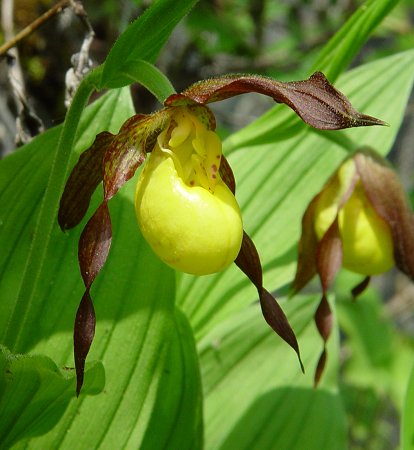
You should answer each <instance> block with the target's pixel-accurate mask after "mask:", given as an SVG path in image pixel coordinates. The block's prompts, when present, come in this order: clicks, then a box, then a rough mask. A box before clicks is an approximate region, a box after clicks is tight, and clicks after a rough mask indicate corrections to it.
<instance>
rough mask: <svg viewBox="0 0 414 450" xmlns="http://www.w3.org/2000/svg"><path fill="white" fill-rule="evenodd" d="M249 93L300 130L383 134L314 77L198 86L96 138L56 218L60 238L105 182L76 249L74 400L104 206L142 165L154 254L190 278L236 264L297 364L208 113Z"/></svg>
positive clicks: (89, 329) (99, 263)
mask: <svg viewBox="0 0 414 450" xmlns="http://www.w3.org/2000/svg"><path fill="white" fill-rule="evenodd" d="M248 92H256V93H260V94H264V95H268V96H270V97H271V98H273V99H274V100H275V101H276V102H278V103H284V104H286V105H288V106H289V107H290V108H292V109H293V111H295V113H296V114H297V115H298V116H299V117H300V118H301V119H302V120H303V121H304V122H306V123H307V124H308V125H310V126H312V127H314V128H317V129H320V130H338V129H342V128H350V127H361V126H370V125H383V122H382V121H380V120H378V119H376V118H374V117H371V116H367V115H365V114H361V113H360V112H358V111H356V110H355V109H354V108H353V107H352V105H351V103H350V102H349V100H348V99H347V98H346V97H345V96H344V95H343V94H342V93H341V92H339V91H337V90H336V89H335V88H334V86H332V85H331V84H330V83H329V81H328V80H327V79H326V77H325V76H324V75H323V74H322V73H320V72H315V73H314V74H313V75H312V76H311V77H310V78H309V79H307V80H303V81H292V82H280V81H277V80H273V79H271V78H267V77H262V76H259V75H237V74H233V75H224V76H219V77H216V78H212V79H209V80H203V81H200V82H198V83H195V84H193V85H192V86H190V87H189V88H187V89H185V90H184V91H183V92H181V93H174V94H172V95H170V96H169V97H168V98H167V99H166V100H165V101H164V108H163V109H161V110H160V111H157V112H154V113H153V114H150V115H144V114H136V115H135V116H133V117H131V118H129V119H128V120H127V121H126V122H125V123H124V124H123V125H122V127H121V129H120V130H119V132H118V133H117V134H116V135H113V134H111V133H109V132H106V131H104V132H102V133H100V134H98V135H97V136H96V139H95V141H94V143H93V144H92V146H91V147H90V148H88V149H87V150H85V151H84V152H83V153H82V154H81V156H80V158H79V161H78V163H77V164H76V166H75V167H74V169H73V171H72V173H71V175H70V177H69V179H68V181H67V183H66V186H65V190H64V193H63V195H62V198H61V203H60V209H59V215H58V220H59V225H60V226H61V228H62V229H63V230H68V229H70V228H73V227H74V226H76V225H77V224H78V223H79V222H80V221H81V220H82V218H83V217H84V215H85V214H86V212H87V210H88V206H89V202H90V199H91V196H92V194H93V192H94V191H95V189H96V188H97V186H98V185H99V184H100V183H101V182H102V185H103V191H104V196H103V200H102V203H101V204H100V206H99V207H98V208H97V209H96V211H95V213H94V214H93V215H92V217H91V218H90V220H89V221H88V223H87V224H86V226H85V228H84V230H83V232H82V234H81V237H80V239H79V249H78V258H79V266H80V271H81V275H82V278H83V282H84V284H85V293H84V295H83V297H82V300H81V302H80V304H79V308H78V311H77V314H76V319H75V327H74V353H75V366H76V377H77V388H76V390H77V393H78V394H79V392H80V389H81V387H82V383H83V372H84V365H85V359H86V356H87V354H88V352H89V348H90V346H91V343H92V340H93V336H94V330H95V313H94V308H93V302H92V299H91V297H90V292H89V291H90V287H91V285H92V283H93V282H94V280H95V278H96V276H97V274H98V273H99V271H100V270H101V268H102V267H103V265H104V264H105V261H106V259H107V257H108V254H109V249H110V246H111V240H112V225H111V219H110V214H109V208H108V202H109V201H110V200H111V199H112V197H113V196H114V195H115V194H116V193H117V192H118V190H119V189H120V188H121V187H122V186H123V184H124V183H125V182H127V181H128V180H129V179H131V178H132V177H133V175H134V173H135V171H136V169H137V168H138V167H139V166H140V165H141V164H142V163H143V162H144V161H145V160H146V159H147V164H146V166H145V167H144V170H143V172H142V174H141V177H140V179H139V182H138V186H137V189H136V196H135V208H136V213H137V218H138V222H139V225H140V227H141V230H142V233H143V235H144V237H145V239H146V240H147V241H148V243H149V244H150V246H151V247H152V248H153V250H154V251H155V253H156V254H157V255H158V256H159V257H160V258H161V259H162V260H163V261H164V262H166V263H167V264H169V265H170V266H171V267H173V268H175V269H178V270H181V271H184V272H189V273H192V274H196V275H203V274H208V273H213V272H218V271H220V270H223V269H225V268H226V267H227V266H228V265H229V264H231V263H232V262H233V261H234V262H235V263H236V265H237V266H238V267H239V268H240V269H241V270H242V271H243V272H244V273H245V274H246V275H247V276H248V278H249V279H250V280H251V281H252V283H253V284H254V286H255V287H256V289H257V292H258V296H259V301H260V306H261V308H262V312H263V316H264V318H265V320H266V321H267V323H268V324H269V325H270V326H271V327H272V329H273V330H274V331H275V332H276V333H277V334H278V335H279V336H281V337H282V338H283V339H284V340H285V341H286V342H287V343H288V344H289V345H290V346H291V347H292V348H293V349H294V350H295V352H296V353H297V355H298V357H299V361H300V355H299V346H298V343H297V340H296V336H295V334H294V332H293V330H292V329H291V327H290V325H289V322H288V320H287V318H286V316H285V315H284V312H283V310H282V309H281V307H280V306H279V305H278V303H277V302H276V300H275V298H274V297H273V296H272V294H270V293H269V292H268V291H267V290H266V289H265V288H264V287H263V274H262V267H261V263H260V258H259V255H258V253H257V250H256V248H255V246H254V244H253V242H252V241H251V239H250V238H249V236H248V235H247V234H246V233H245V232H244V231H243V226H242V220H241V216H240V210H239V206H238V204H237V202H236V199H235V197H234V192H235V181H234V176H233V172H232V170H231V168H230V166H229V164H228V162H227V160H226V159H225V158H224V157H223V156H222V154H221V142H220V140H219V138H218V136H217V135H216V133H215V132H214V130H215V125H216V124H215V119H214V116H213V114H212V112H211V111H210V109H209V108H208V107H207V106H206V105H207V104H209V103H212V102H216V101H219V100H225V99H227V98H230V97H234V96H236V95H240V94H243V93H248ZM148 154H150V156H149V157H148V158H147V155H148ZM252 169H253V168H252Z"/></svg>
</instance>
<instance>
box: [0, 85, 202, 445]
mask: <svg viewBox="0 0 414 450" xmlns="http://www.w3.org/2000/svg"><path fill="white" fill-rule="evenodd" d="M132 114H133V108H132V103H131V99H130V95H129V90H128V89H122V90H114V91H111V92H109V93H108V94H106V95H105V96H104V97H102V98H101V99H100V100H99V101H98V102H97V103H94V104H93V105H92V106H91V107H89V108H87V109H86V111H85V114H84V116H83V119H82V121H81V123H80V127H79V131H80V136H79V139H78V141H77V144H76V148H77V153H79V151H82V150H84V149H85V148H87V147H88V146H89V145H90V144H91V143H92V141H93V139H94V136H95V135H96V134H97V133H98V132H100V131H102V130H104V129H109V130H110V131H111V132H116V131H118V129H119V127H120V125H121V123H122V122H124V121H125V120H126V119H127V118H128V117H129V116H130V115H132ZM59 131H60V129H52V130H50V131H48V132H46V133H44V134H42V135H40V136H39V137H38V138H36V139H34V140H33V141H32V142H31V143H30V144H28V145H27V146H25V147H24V148H22V149H20V150H19V151H17V152H16V153H15V154H13V155H11V156H10V157H8V158H6V159H5V160H3V161H1V162H0V180H1V181H0V185H1V186H0V188H1V195H0V203H1V211H5V212H6V213H5V215H2V231H3V233H2V234H1V235H0V245H1V248H2V252H1V254H0V274H1V276H0V293H1V294H0V295H1V297H2V298H1V302H0V324H1V330H0V332H1V339H0V341H1V342H4V340H5V335H6V330H5V328H6V327H7V324H9V323H10V317H11V316H12V315H13V314H15V318H16V319H15V322H14V324H15V326H14V327H13V328H12V329H9V332H8V333H7V336H8V340H9V342H10V343H11V344H13V343H14V342H15V339H16V338H17V336H19V351H21V352H27V351H30V352H35V353H38V354H42V355H47V356H48V357H50V358H52V359H53V360H54V361H55V363H56V364H57V365H58V366H68V367H73V356H72V354H73V353H72V352H73V336H72V333H73V321H74V317H75V312H76V308H77V305H78V302H79V300H80V298H81V296H82V293H83V286H82V280H81V277H80V274H79V268H78V263H77V255H76V253H77V242H78V239H79V234H80V231H81V228H82V224H84V223H85V222H83V223H81V225H80V226H79V227H77V228H75V229H74V230H70V231H69V232H67V233H62V231H61V230H60V229H59V227H58V225H57V221H54V223H53V226H52V229H53V231H52V234H51V237H50V246H49V247H48V248H47V249H46V256H45V262H46V263H45V264H46V265H45V268H46V270H45V271H44V272H43V276H42V277H41V278H40V280H39V283H38V285H37V289H36V291H35V292H34V293H33V295H32V301H31V302H30V303H28V304H26V305H25V310H24V311H23V314H21V313H20V311H19V310H16V297H17V292H18V288H19V285H20V283H21V280H22V268H23V267H24V266H25V264H26V258H27V254H28V252H29V249H30V245H31V240H32V231H33V229H34V226H35V222H36V216H37V215H38V211H39V201H40V199H41V198H42V195H43V193H44V190H45V184H46V182H47V174H48V173H49V171H50V166H51V161H52V159H53V156H54V155H53V153H54V150H55V149H56V146H57V141H58V139H59ZM76 156H77V155H73V159H76ZM135 181H136V178H135ZM134 184H135V183H134V182H133V181H132V180H131V181H130V182H129V183H127V184H126V185H125V186H124V187H123V188H122V189H121V191H120V192H119V194H117V196H116V197H115V198H114V199H113V200H111V201H110V203H109V207H110V211H111V217H112V223H113V230H114V238H113V245H112V249H111V252H110V254H109V258H108V263H107V265H106V267H105V268H104V269H103V271H102V272H101V273H100V275H99V277H98V278H97V280H96V282H95V284H94V286H93V289H92V292H91V295H92V298H93V299H94V300H95V310H96V315H97V319H98V320H97V326H96V335H95V340H94V343H93V345H92V348H91V352H90V355H89V361H93V360H100V361H102V362H103V365H104V367H105V373H106V385H105V391H104V393H102V394H101V395H98V396H95V397H89V396H84V395H83V394H81V396H80V397H79V399H75V400H72V401H71V403H70V404H69V406H68V407H67V410H66V412H65V414H64V415H63V417H62V418H61V420H60V421H59V423H58V424H57V425H56V426H55V427H54V428H53V429H52V430H51V431H49V432H48V433H46V434H45V435H43V436H39V437H35V438H32V439H30V441H28V442H26V441H25V442H24V443H22V444H21V445H22V446H23V447H24V448H30V449H42V450H43V449H45V448H59V449H73V448H94V447H101V448H125V447H131V448H140V445H141V444H142V442H143V441H144V439H147V437H146V436H147V434H146V433H147V431H146V430H147V429H148V427H149V424H150V423H152V421H153V420H154V414H155V413H154V408H156V406H155V405H157V408H159V402H160V396H159V394H158V389H159V388H160V386H161V383H164V382H165V376H166V375H165V374H166V370H167V369H166V364H167V361H168V364H169V366H170V367H173V368H174V370H176V371H178V378H180V374H181V373H182V375H181V377H182V378H181V379H183V380H184V381H185V383H183V386H185V388H188V394H191V395H192V397H191V398H188V396H187V394H186V392H185V391H183V393H182V395H181V394H180V395H178V394H179V392H178V391H177V397H176V398H175V400H176V402H177V406H176V408H177V411H180V414H179V416H178V417H182V418H183V419H182V420H179V421H176V417H175V416H171V415H168V414H164V415H163V418H162V420H161V419H159V420H158V427H159V428H157V433H159V434H160V439H162V440H164V441H166V440H167V439H168V436H173V437H174V439H177V441H178V442H180V440H182V439H183V436H184V435H185V433H186V430H184V431H183V428H185V427H184V425H183V420H185V422H187V419H186V418H188V417H189V416H192V420H193V421H194V422H193V433H192V434H191V439H193V441H194V442H199V441H200V439H201V437H200V436H201V431H202V430H201V428H200V426H199V425H197V424H199V422H200V391H199V388H198V386H199V382H198V381H197V379H198V370H197V366H196V364H195V358H196V356H195V349H194V346H193V345H192V344H191V342H192V340H191V339H190V338H189V331H188V328H187V329H186V326H185V325H184V324H183V322H182V320H181V319H175V318H174V298H175V276H174V272H173V271H172V270H171V269H169V268H168V267H166V266H165V265H164V264H162V263H161V262H160V261H159V260H158V258H156V257H155V255H154V254H153V253H152V251H151V250H150V248H149V247H148V245H147V244H146V243H145V242H144V241H143V239H142V237H141V236H140V234H139V230H138V226H137V222H136V218H135V213H134V207H133V201H132V198H133V195H134V190H135V186H134ZM98 191H99V189H98ZM101 196H102V194H101V193H100V192H97V193H96V194H95V196H94V198H93V201H92V204H91V207H90V211H93V209H94V208H96V206H97V204H98V202H99V199H100V197H101ZM89 215H90V213H89ZM85 220H86V219H85ZM181 339H183V340H181ZM170 342H173V344H172V345H173V348H174V350H171V353H169V347H170ZM182 361H184V362H182ZM180 371H182V372H180ZM85 383H86V385H87V384H88V375H87V374H86V378H85ZM72 392H73V393H74V392H75V390H74V387H73V391H72ZM193 394H194V395H193ZM22 395H24V393H23V392H22ZM173 400H174V399H172V401H173ZM184 409H185V411H184ZM40 412H41V410H38V413H39V414H40ZM49 428H51V425H50V427H49ZM68 430H70V432H69V431H68ZM160 430H165V432H166V433H168V436H166V435H164V434H163V433H162V431H160ZM23 437H24V436H20V438H23ZM17 445H18V446H19V445H20V444H17ZM16 448H22V447H16Z"/></svg>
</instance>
